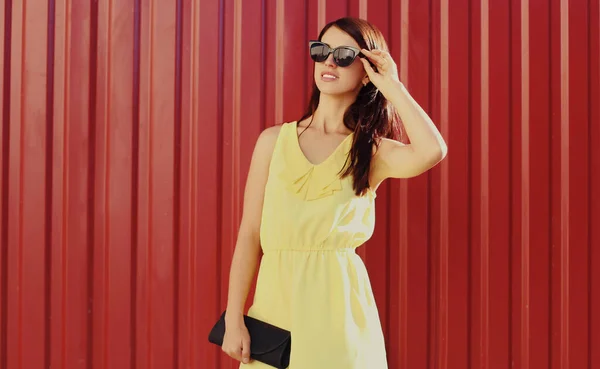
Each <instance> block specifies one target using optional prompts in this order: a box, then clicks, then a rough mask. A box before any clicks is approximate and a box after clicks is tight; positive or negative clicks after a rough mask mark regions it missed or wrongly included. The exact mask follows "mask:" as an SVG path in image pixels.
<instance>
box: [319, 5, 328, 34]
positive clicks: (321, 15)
mask: <svg viewBox="0 0 600 369" xmlns="http://www.w3.org/2000/svg"><path fill="white" fill-rule="evenodd" d="M326 9H327V0H317V33H318V32H321V29H322V28H323V27H324V26H325V22H326V21H325V20H326V17H327V14H326Z"/></svg>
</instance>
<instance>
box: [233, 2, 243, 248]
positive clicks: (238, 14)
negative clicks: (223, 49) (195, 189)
mask: <svg viewBox="0 0 600 369" xmlns="http://www.w3.org/2000/svg"><path fill="white" fill-rule="evenodd" d="M233 1H234V3H233V19H234V25H233V116H232V118H233V127H232V130H231V133H232V137H231V150H232V152H231V161H232V166H231V170H232V173H231V182H232V184H233V188H234V191H232V194H231V195H232V203H231V205H232V212H231V221H232V229H237V225H238V223H239V220H240V214H241V210H240V205H239V204H240V202H241V201H240V200H241V198H242V193H241V188H240V187H241V186H238V184H239V183H242V181H241V173H240V172H241V168H240V159H241V157H240V156H241V131H242V128H241V125H242V122H241V114H242V112H241V109H242V86H241V84H242V42H243V39H242V9H243V8H242V0H233ZM231 247H232V250H231V254H230V255H233V249H234V248H235V239H233V242H231Z"/></svg>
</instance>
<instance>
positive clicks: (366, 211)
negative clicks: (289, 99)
mask: <svg viewBox="0 0 600 369" xmlns="http://www.w3.org/2000/svg"><path fill="white" fill-rule="evenodd" d="M351 136H352V135H350V136H348V137H346V139H344V141H343V142H342V143H341V144H340V145H339V146H338V147H337V149H336V150H335V151H334V152H333V153H332V154H331V155H330V156H329V157H328V158H327V159H326V160H325V161H323V162H321V163H319V164H317V165H313V164H311V163H310V162H309V161H308V159H307V158H306V156H305V155H304V153H303V152H302V150H301V149H300V145H299V142H298V136H297V122H291V123H284V124H283V125H282V127H281V131H280V133H279V136H278V138H277V143H276V144H275V149H274V152H273V157H272V160H271V164H270V169H269V178H268V180H267V185H266V190H265V198H264V206H263V214H262V224H261V230H260V238H261V247H262V250H263V253H264V254H263V258H262V261H261V264H260V268H259V274H258V280H257V286H256V292H255V296H254V300H253V304H252V306H251V308H250V310H249V312H248V315H249V316H252V317H255V318H257V319H261V320H263V321H266V322H269V323H271V324H274V325H276V326H279V327H282V328H284V329H287V330H289V331H291V335H292V344H291V347H292V348H291V358H290V366H289V369H386V368H387V361H386V351H385V345H384V338H383V333H382V329H381V324H380V320H379V314H378V311H377V306H376V305H375V300H374V297H373V292H372V290H371V284H370V281H369V277H368V275H367V270H366V269H365V266H364V264H363V262H362V259H361V258H360V257H359V256H358V255H357V254H356V252H355V249H356V248H357V247H358V246H360V245H361V244H363V243H364V242H365V241H366V240H368V239H369V238H370V237H371V235H372V234H373V228H374V225H375V193H374V192H372V191H369V192H368V193H367V194H366V195H365V196H361V197H358V196H356V195H355V194H354V191H353V189H352V179H351V177H346V178H344V179H340V176H339V175H338V173H339V172H340V169H342V167H343V166H344V163H345V160H346V157H347V155H348V152H349V150H350V148H351V144H352V137H351ZM240 368H244V369H246V368H248V369H249V368H253V369H255V368H264V369H267V368H271V367H270V366H267V365H265V364H262V363H260V362H257V361H253V362H251V363H249V364H240Z"/></svg>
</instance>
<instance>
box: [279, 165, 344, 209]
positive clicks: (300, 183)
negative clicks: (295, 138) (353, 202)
mask: <svg viewBox="0 0 600 369" xmlns="http://www.w3.org/2000/svg"><path fill="white" fill-rule="evenodd" d="M290 169H291V168H290V167H288V168H286V170H284V171H283V172H282V173H281V174H280V176H279V177H280V179H282V180H283V181H284V182H285V183H286V184H287V185H286V189H287V190H288V191H290V192H291V193H293V194H295V195H297V196H299V197H300V198H302V199H304V200H306V201H313V200H319V199H322V198H324V197H328V196H332V195H333V194H335V192H336V191H341V190H342V179H341V178H340V177H339V176H338V175H334V176H331V175H329V176H326V175H323V174H324V173H320V174H321V175H316V173H315V171H319V169H320V168H317V167H310V168H309V169H308V170H307V171H306V172H304V173H302V174H301V175H298V174H297V173H293V172H292V171H291V170H290ZM294 169H297V168H294ZM330 173H331V169H330ZM294 174H295V175H294Z"/></svg>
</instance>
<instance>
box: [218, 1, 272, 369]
mask: <svg viewBox="0 0 600 369" xmlns="http://www.w3.org/2000/svg"><path fill="white" fill-rule="evenodd" d="M277 30H279V29H277ZM218 48H219V50H218V55H217V58H218V62H217V74H218V76H219V77H218V80H219V81H218V86H217V99H218V100H217V160H216V165H217V176H216V178H215V187H216V188H217V199H218V201H217V209H216V210H217V212H216V214H215V215H216V216H217V222H216V223H217V230H218V231H217V232H216V234H217V244H219V245H221V244H223V232H222V231H221V230H222V229H223V196H224V194H223V186H221V181H222V180H223V175H224V170H223V164H224V163H223V162H224V160H223V153H224V144H223V139H224V136H225V134H224V131H223V126H224V124H223V123H224V122H223V117H224V110H225V101H224V100H225V91H224V90H225V88H224V84H225V82H224V70H225V0H219V43H218ZM277 50H280V49H277ZM215 254H216V260H215V261H216V263H217V268H216V284H217V286H216V290H217V296H216V301H215V311H219V309H220V307H221V300H222V299H223V295H224V294H223V293H221V289H220V288H219V287H220V286H222V285H223V283H222V281H221V276H222V275H223V257H222V255H221V252H219V251H217V252H216V253H215ZM215 351H216V350H215ZM216 358H217V360H216V363H215V364H216V367H217V368H219V367H220V366H221V363H222V361H221V355H217V356H216Z"/></svg>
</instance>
